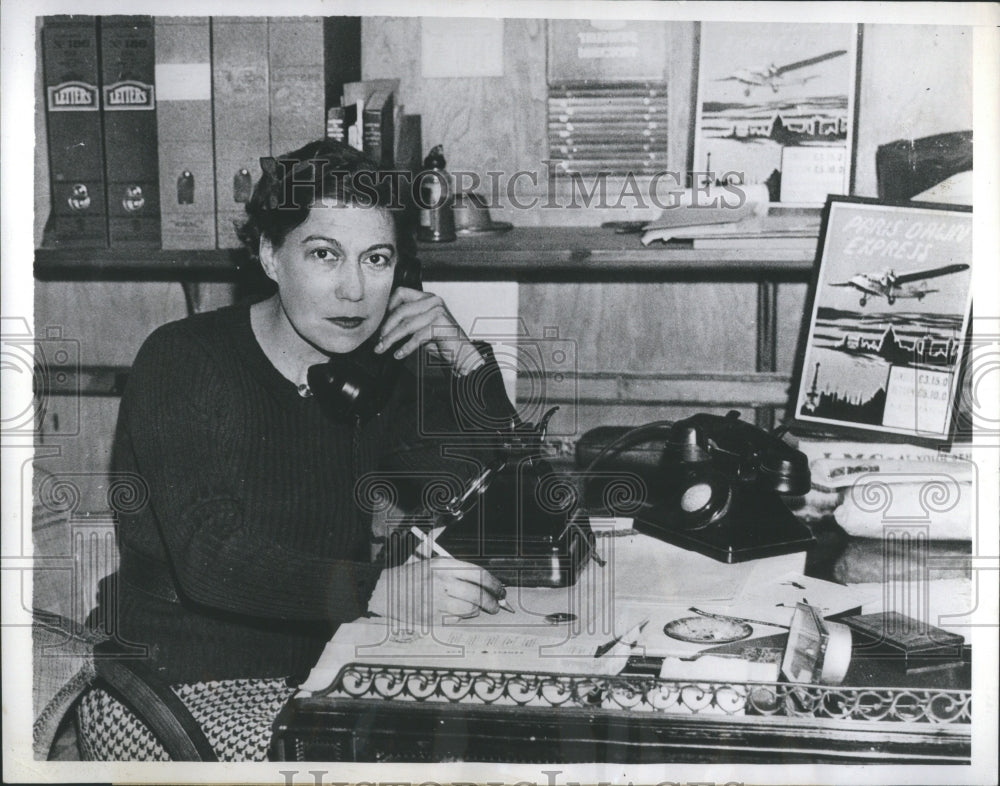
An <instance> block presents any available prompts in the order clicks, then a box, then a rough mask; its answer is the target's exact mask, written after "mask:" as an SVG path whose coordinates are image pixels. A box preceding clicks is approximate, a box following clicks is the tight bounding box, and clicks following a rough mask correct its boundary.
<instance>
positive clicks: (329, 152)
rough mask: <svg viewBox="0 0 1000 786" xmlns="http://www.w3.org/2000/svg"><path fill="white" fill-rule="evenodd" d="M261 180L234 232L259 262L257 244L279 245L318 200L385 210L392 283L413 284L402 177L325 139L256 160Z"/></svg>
mask: <svg viewBox="0 0 1000 786" xmlns="http://www.w3.org/2000/svg"><path fill="white" fill-rule="evenodd" d="M260 166H261V176H260V179H259V180H258V181H257V183H256V185H255V186H254V189H253V194H252V195H251V197H250V200H249V201H248V202H247V204H246V212H247V220H246V221H245V222H243V223H242V224H241V225H239V226H237V227H236V234H237V236H238V237H239V239H240V241H241V242H242V243H243V245H244V247H245V248H246V250H247V252H248V253H249V254H250V256H251V258H253V259H257V260H259V255H260V240H261V238H262V237H265V238H267V239H268V240H269V241H270V242H271V244H272V245H273V246H275V247H276V248H277V247H279V246H280V245H281V244H282V243H283V242H284V240H285V238H286V237H287V236H288V233H289V232H291V231H292V230H293V229H295V228H296V227H297V226H299V225H300V224H302V223H303V222H304V221H305V220H306V219H307V218H308V217H309V211H310V210H311V208H312V205H313V204H314V203H316V202H318V201H319V200H321V199H336V200H337V201H338V202H343V203H345V204H353V205H357V206H359V207H381V208H385V209H387V210H389V211H390V213H391V214H392V218H393V222H394V223H395V225H396V245H397V254H398V258H397V263H396V275H395V282H396V283H400V282H402V281H404V280H405V281H419V271H420V263H419V261H418V260H417V253H416V252H417V247H416V241H415V240H414V221H413V210H412V206H411V204H410V201H409V200H408V199H407V196H408V195H407V192H406V190H405V185H406V184H407V183H408V182H409V181H408V179H407V178H403V177H401V176H400V174H399V173H398V172H394V171H392V170H386V169H382V168H380V167H379V165H378V164H376V163H375V162H374V161H373V160H372V159H371V158H369V157H368V156H366V155H365V154H364V153H362V152H361V151H360V150H356V149H354V148H353V147H351V146H349V145H345V144H343V143H341V142H336V141H334V140H331V139H320V140H317V141H315V142H310V143H309V144H307V145H304V146H302V147H300V148H299V149H298V150H293V151H291V152H290V153H286V154H284V155H281V156H277V157H276V158H261V159H260Z"/></svg>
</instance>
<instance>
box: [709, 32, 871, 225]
mask: <svg viewBox="0 0 1000 786" xmlns="http://www.w3.org/2000/svg"><path fill="white" fill-rule="evenodd" d="M699 47H700V49H699V51H700V55H699V70H698V104H697V116H696V129H695V151H694V172H695V173H696V174H695V178H696V180H697V181H698V182H699V183H702V184H705V183H709V184H711V183H720V184H722V183H735V182H742V183H745V184H748V185H749V184H756V183H765V184H767V186H768V190H769V191H770V195H771V201H772V202H779V201H780V202H783V203H786V204H787V203H794V204H798V205H815V206H817V207H819V206H821V205H822V204H823V203H824V202H825V201H826V196H827V195H828V194H846V193H848V188H849V185H850V167H851V161H850V157H851V156H850V154H851V137H852V134H853V128H852V118H853V116H854V83H855V67H856V64H857V26H856V25H851V24H796V25H787V24H766V23H762V24H757V23H750V22H703V23H702V24H701V32H700V44H699Z"/></svg>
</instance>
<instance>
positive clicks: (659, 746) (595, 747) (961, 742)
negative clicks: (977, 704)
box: [271, 634, 972, 764]
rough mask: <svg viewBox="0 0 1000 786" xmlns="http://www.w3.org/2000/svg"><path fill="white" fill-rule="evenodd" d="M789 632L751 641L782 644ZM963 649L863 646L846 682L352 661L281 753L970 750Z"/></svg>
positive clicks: (820, 756)
mask: <svg viewBox="0 0 1000 786" xmlns="http://www.w3.org/2000/svg"><path fill="white" fill-rule="evenodd" d="M783 637H784V634H779V635H778V636H776V637H770V638H769V640H766V641H765V640H764V639H758V640H755V643H761V644H762V646H763V644H767V645H769V646H772V647H773V646H777V647H779V648H780V647H781V646H782V641H778V639H783ZM969 654H970V653H968V651H966V653H965V655H966V662H964V663H962V664H960V665H955V666H948V667H942V668H936V669H933V670H929V671H924V672H919V673H915V674H906V673H905V672H904V670H903V668H902V667H901V665H900V664H899V663H898V662H896V661H894V660H891V659H886V658H885V657H882V658H878V657H874V656H871V655H868V656H865V657H860V656H858V655H856V657H855V658H854V659H853V660H852V663H851V667H850V669H849V670H848V673H847V676H846V678H845V680H844V685H842V686H803V685H792V684H786V683H771V682H768V683H764V682H759V683H742V684H741V683H725V682H716V683H706V682H702V681H692V680H687V681H680V680H669V679H661V678H660V677H659V676H657V675H658V673H659V668H658V663H643V662H641V661H637V660H636V661H630V663H629V667H628V668H626V671H625V672H623V673H622V674H620V675H618V676H613V677H603V676H601V677H594V676H572V675H553V674H541V673H513V672H499V671H490V672H486V671H481V670H478V671H477V670H472V669H462V668H454V667H451V668H438V667H404V666H400V665H381V664H372V663H364V664H350V665H348V666H346V667H345V668H344V669H343V670H342V671H341V672H340V674H339V676H338V678H337V679H336V681H335V682H334V687H333V689H332V690H331V692H330V693H329V695H327V696H324V697H310V698H299V699H296V700H293V701H292V702H291V703H289V705H288V706H287V707H286V708H285V709H284V711H283V712H282V713H281V714H280V715H279V717H278V719H277V720H276V723H275V735H274V740H273V745H272V750H271V756H272V758H273V759H276V760H285V761H366V762H372V761H386V762H391V761H417V762H420V761H449V760H464V761H473V762H489V761H492V762H498V761H508V762H519V763H541V762H545V763H572V762H590V761H599V762H614V763H626V764H629V763H631V764H642V763H665V762H716V763H718V762H747V763H807V762H812V763H842V762H870V763H886V764H891V763H907V764H913V763H917V762H920V763H927V764H932V763H933V764H944V763H948V764H961V763H968V762H969V760H970V758H971V734H972V733H971V729H972V727H971V718H972V699H971V690H970V688H971V676H970V672H971V669H970V664H969V662H968V658H969Z"/></svg>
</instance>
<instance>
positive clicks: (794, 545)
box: [577, 411, 814, 563]
mask: <svg viewBox="0 0 1000 786" xmlns="http://www.w3.org/2000/svg"><path fill="white" fill-rule="evenodd" d="M654 435H655V436H654ZM595 453H596V455H595ZM613 454H615V455H616V456H617V458H616V460H615V461H614V462H613V463H607V464H604V465H603V466H602V469H605V470H606V469H609V468H613V469H617V470H622V471H631V472H634V473H635V474H636V475H637V476H638V477H639V478H641V479H642V480H643V481H644V486H645V489H646V494H645V498H643V499H641V500H629V501H628V502H627V504H625V505H622V504H621V503H619V506H620V507H623V508H624V507H627V508H628V509H627V510H624V509H623V510H621V511H618V510H616V509H615V504H614V502H613V500H608V499H605V497H612V496H613V495H609V494H607V493H606V489H607V488H608V485H609V482H613V480H611V479H609V478H608V477H601V476H595V477H593V478H590V479H588V480H587V487H586V492H585V500H586V502H587V504H588V505H589V506H591V507H598V508H603V509H604V510H606V511H607V512H609V513H611V514H612V515H623V516H631V517H633V519H634V526H635V528H636V529H638V530H639V531H641V532H646V533H647V534H649V535H653V536H655V537H658V538H660V539H662V540H665V541H667V542H669V543H673V544H675V545H678V546H682V547H684V548H688V549H691V550H693V551H697V552H699V553H701V554H705V555H707V556H710V557H713V558H714V559H717V560H720V561H722V562H730V563H732V562H744V561H746V560H750V559H757V558H760V557H769V556H774V555H778V554H789V553H792V552H796V551H803V550H804V549H806V548H808V547H809V546H810V545H811V544H812V543H813V542H814V539H813V536H812V533H811V531H810V530H809V528H808V527H806V526H805V525H804V524H802V523H801V522H800V521H798V519H796V518H795V516H794V515H792V513H791V511H789V510H788V508H787V507H786V506H785V504H784V503H783V502H782V500H781V497H780V496H779V495H782V494H785V495H801V494H805V493H806V492H807V491H808V490H809V487H810V474H809V462H808V459H807V458H806V456H805V455H804V454H803V453H801V452H799V451H798V450H796V449H794V448H793V447H791V446H790V445H788V444H787V443H785V442H784V441H782V440H781V439H780V438H779V437H777V436H774V435H772V434H768V433H767V432H764V431H762V430H760V429H758V428H757V427H755V426H753V425H751V424H749V423H746V422H744V421H742V420H740V419H739V413H738V412H735V411H733V412H730V413H729V414H728V415H726V416H719V415H708V414H698V415H694V416H692V417H689V418H687V419H685V420H680V421H677V422H675V423H668V422H665V421H660V422H656V423H651V424H648V425H646V426H640V427H639V428H637V429H628V428H618V427H602V428H599V429H594V430H593V431H592V432H589V433H588V434H587V435H584V438H583V439H581V441H580V443H579V444H578V446H577V461H578V463H580V464H586V463H588V462H589V466H588V469H587V471H586V472H585V473H584V475H585V476H587V475H589V474H590V471H592V470H594V469H595V468H596V467H597V466H598V465H599V464H601V463H602V462H604V461H605V460H606V459H607V458H608V457H609V456H611V455H613Z"/></svg>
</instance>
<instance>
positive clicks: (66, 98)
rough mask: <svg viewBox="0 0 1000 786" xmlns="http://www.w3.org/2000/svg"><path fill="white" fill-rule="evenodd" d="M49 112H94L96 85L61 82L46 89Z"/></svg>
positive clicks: (95, 109)
mask: <svg viewBox="0 0 1000 786" xmlns="http://www.w3.org/2000/svg"><path fill="white" fill-rule="evenodd" d="M48 99H49V111H50V112H96V111H97V85H88V84H87V83H86V82H78V81H72V82H61V83H60V84H58V85H55V86H53V87H50V88H49V89H48Z"/></svg>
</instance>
